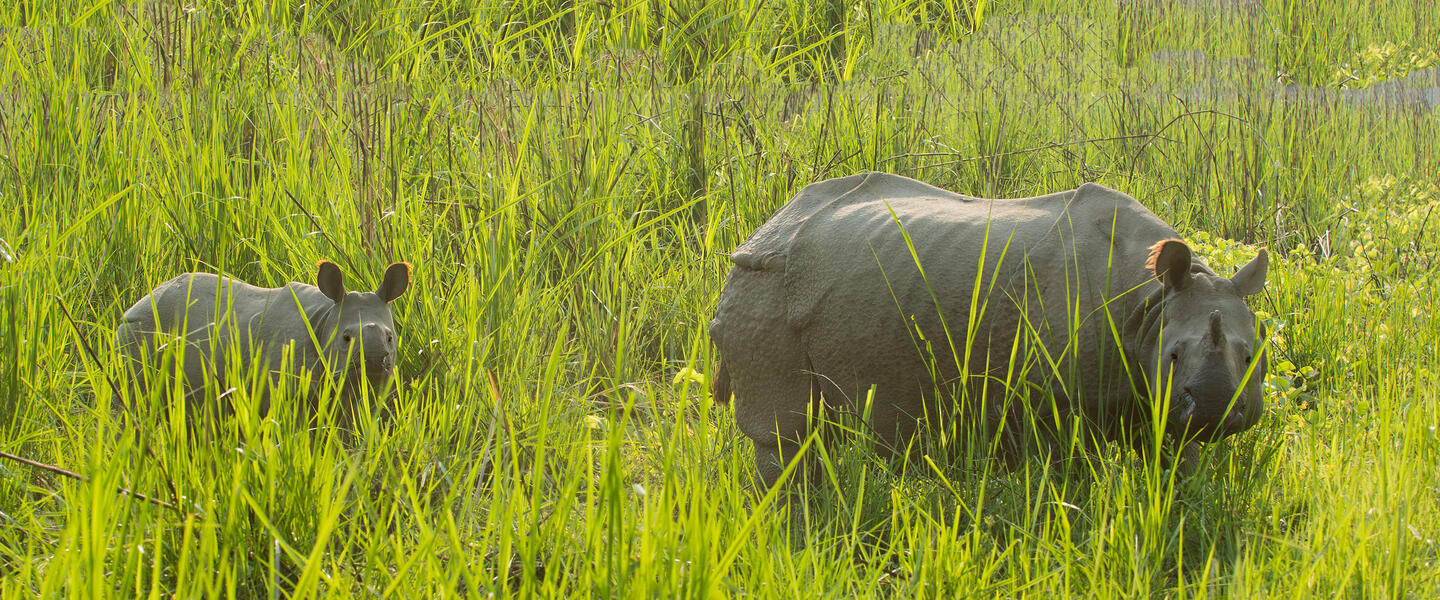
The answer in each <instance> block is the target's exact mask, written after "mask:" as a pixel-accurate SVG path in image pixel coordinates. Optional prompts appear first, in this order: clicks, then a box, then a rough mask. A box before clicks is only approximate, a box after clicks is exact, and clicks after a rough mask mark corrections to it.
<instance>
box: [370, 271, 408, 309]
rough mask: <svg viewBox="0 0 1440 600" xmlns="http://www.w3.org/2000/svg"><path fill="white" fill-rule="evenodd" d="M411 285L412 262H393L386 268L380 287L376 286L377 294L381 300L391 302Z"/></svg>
mask: <svg viewBox="0 0 1440 600" xmlns="http://www.w3.org/2000/svg"><path fill="white" fill-rule="evenodd" d="M408 287H410V263H403V262H398V263H392V264H391V265H390V267H389V268H387V269H385V278H384V279H382V280H380V287H378V288H375V294H376V295H378V296H380V299H381V300H384V301H385V302H387V303H388V302H390V301H392V300H394V299H396V298H399V297H400V294H404V293H405V289H406V288H408Z"/></svg>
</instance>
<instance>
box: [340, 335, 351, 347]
mask: <svg viewBox="0 0 1440 600" xmlns="http://www.w3.org/2000/svg"><path fill="white" fill-rule="evenodd" d="M340 341H342V342H345V343H347V344H348V343H350V334H348V333H347V334H345V335H342V336H340Z"/></svg>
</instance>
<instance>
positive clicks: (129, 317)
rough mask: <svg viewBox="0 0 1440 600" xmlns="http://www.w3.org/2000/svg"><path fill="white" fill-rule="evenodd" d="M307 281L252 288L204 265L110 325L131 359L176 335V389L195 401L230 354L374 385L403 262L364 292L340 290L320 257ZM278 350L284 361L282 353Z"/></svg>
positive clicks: (386, 371) (388, 344) (384, 359)
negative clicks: (181, 385) (180, 370)
mask: <svg viewBox="0 0 1440 600" xmlns="http://www.w3.org/2000/svg"><path fill="white" fill-rule="evenodd" d="M316 283H317V284H318V285H309V284H304V283H296V282H292V283H289V284H286V285H285V286H283V287H278V288H262V287H256V286H253V285H250V284H248V283H245V282H243V281H237V280H234V279H231V278H228V277H220V276H218V275H214V274H211V273H185V274H182V275H179V276H177V277H175V278H174V279H171V280H169V281H166V282H165V283H162V284H160V285H159V287H156V288H155V290H154V291H152V292H150V294H149V295H147V296H145V297H144V298H141V299H140V301H138V302H136V303H135V305H134V306H131V307H130V308H129V310H126V311H125V315H124V317H123V321H122V322H121V323H120V325H119V327H117V328H116V330H115V338H116V347H118V348H120V349H121V352H122V353H124V355H125V356H127V357H128V358H130V359H131V360H133V361H136V362H137V363H139V362H144V361H152V362H153V361H156V360H157V358H156V352H157V349H162V348H164V346H165V345H167V344H169V343H172V342H182V341H183V343H184V344H185V349H186V350H185V357H184V360H185V365H184V367H185V372H184V377H185V388H186V396H187V398H189V399H190V400H192V402H194V401H198V400H199V399H200V398H199V396H200V395H201V394H202V392H203V390H204V389H205V383H206V381H207V379H208V380H210V381H214V382H226V375H227V373H226V371H227V369H228V368H229V366H230V360H229V359H228V356H229V355H230V354H231V353H234V352H238V354H239V356H240V357H241V361H240V364H241V365H243V366H244V367H245V368H246V369H247V370H248V369H249V368H250V366H251V365H252V361H260V363H261V365H260V366H261V368H262V369H264V370H266V371H270V372H272V373H275V374H279V373H283V372H289V373H298V372H299V367H305V368H307V369H309V370H310V371H311V372H312V373H323V372H324V371H326V370H329V371H330V372H332V373H333V374H335V375H336V376H337V377H339V376H344V377H345V378H346V379H345V380H344V385H345V387H346V388H347V389H352V390H353V389H354V388H355V386H357V385H359V384H361V383H365V384H368V385H370V386H372V387H373V388H375V389H380V388H383V387H384V386H386V385H388V383H389V382H390V378H391V375H392V374H393V372H394V369H395V322H394V319H393V318H392V317H391V314H390V306H389V303H390V302H392V301H394V300H395V299H396V298H399V297H400V295H401V294H403V293H405V289H406V288H407V287H408V286H409V284H410V265H408V264H406V263H394V264H391V265H390V266H389V268H387V269H386V270H385V277H384V279H383V281H381V283H380V286H379V287H378V288H376V290H375V291H374V292H348V291H346V290H345V284H344V274H343V273H341V271H340V267H338V266H336V265H335V264H334V263H332V262H329V261H321V262H320V263H319V265H318V274H317V277H316ZM307 324H308V327H307ZM312 331H313V333H314V338H313V339H312V338H311V332H312ZM317 342H318V344H317ZM287 353H290V354H291V355H292V358H291V359H290V361H289V362H286V361H285V360H283V357H285V356H286V354H287ZM322 359H323V360H322ZM141 374H142V371H139V370H137V371H136V377H135V379H136V383H137V384H138V385H139V386H140V387H141V388H143V387H144V385H145V382H144V381H143V378H142V377H141ZM236 375H237V376H239V377H244V376H246V373H244V372H242V373H237V374H236ZM319 383H320V381H319V378H318V377H317V378H314V379H312V381H311V382H310V385H311V389H312V390H313V389H315V387H316V386H318V384H319ZM228 385H230V384H229V383H224V384H222V385H221V386H220V387H218V388H212V391H213V392H215V393H219V391H222V390H224V389H225V386H228ZM268 394H269V392H268V388H267V390H266V392H265V395H264V397H262V399H261V402H260V408H261V412H262V413H263V412H265V411H266V410H268V404H269V398H268Z"/></svg>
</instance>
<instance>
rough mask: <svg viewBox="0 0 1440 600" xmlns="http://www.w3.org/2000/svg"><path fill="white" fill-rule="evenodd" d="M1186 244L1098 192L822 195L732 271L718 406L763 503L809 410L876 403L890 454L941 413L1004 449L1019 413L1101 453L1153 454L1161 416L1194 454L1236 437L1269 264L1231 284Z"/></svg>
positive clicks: (1252, 372)
mask: <svg viewBox="0 0 1440 600" xmlns="http://www.w3.org/2000/svg"><path fill="white" fill-rule="evenodd" d="M1177 237H1178V236H1177V235H1176V233H1175V230H1174V229H1172V228H1171V227H1169V226H1168V225H1166V224H1165V223H1164V222H1163V221H1161V220H1160V219H1159V218H1158V217H1157V216H1155V214H1154V213H1152V212H1150V211H1149V210H1147V209H1146V208H1145V207H1144V206H1142V205H1141V204H1140V203H1139V202H1137V201H1136V200H1135V199H1134V198H1131V197H1129V196H1126V195H1125V194H1122V193H1120V192H1117V191H1115V190H1112V189H1109V188H1106V187H1104V186H1101V185H1097V184H1093V183H1087V184H1085V185H1082V186H1081V187H1080V188H1079V189H1076V190H1072V191H1066V192H1059V193H1055V194H1050V195H1046V196H1038V197H1034V198H1019V199H1002V200H989V199H981V198H972V197H968V196H961V195H959V194H955V193H952V192H948V191H945V190H942V189H939V188H936V187H933V186H930V185H927V184H924V183H921V182H919V181H915V180H913V179H909V178H906V177H901V176H897V175H890V174H886V173H864V174H860V175H853V176H850V177H842V178H838V179H830V180H826V181H821V182H818V183H815V184H812V185H810V186H807V187H806V188H805V189H803V190H801V192H800V194H799V195H798V196H796V197H795V198H794V199H792V200H791V201H790V202H789V203H788V204H786V205H785V206H784V207H783V208H781V209H780V210H779V211H778V212H776V213H775V215H774V216H773V217H771V218H770V220H769V221H768V222H766V223H765V224H764V225H763V226H761V227H760V228H759V229H756V230H755V232H754V233H753V234H752V235H751V236H750V239H748V240H747V241H746V242H745V243H743V244H741V245H740V247H738V248H737V249H736V250H735V252H734V253H733V254H732V255H731V260H732V261H733V262H734V263H735V264H734V266H733V267H731V269H730V274H729V277H728V279H727V280H726V282H725V289H724V291H723V292H722V294H721V296H720V303H719V307H718V308H717V310H716V313H715V318H714V320H712V321H711V322H710V336H711V339H712V340H713V341H714V343H715V345H716V347H717V349H718V351H719V354H720V357H721V360H722V365H723V366H722V367H721V368H720V370H719V371H718V373H717V375H716V378H715V396H716V398H717V400H718V401H722V402H723V401H725V400H726V399H727V398H728V397H729V396H730V395H731V394H732V393H733V395H734V406H735V417H736V420H737V421H738V424H739V426H740V430H741V431H742V432H743V433H744V434H745V435H746V436H747V437H749V438H750V439H751V440H752V441H753V442H754V445H755V460H756V466H757V470H758V474H759V477H760V479H761V481H762V482H764V483H765V484H771V483H773V482H774V481H775V480H776V478H777V477H778V476H779V474H780V473H781V470H782V468H783V466H784V464H785V463H786V462H787V461H789V460H790V459H791V457H792V455H793V453H794V452H795V451H796V449H797V448H798V443H799V441H800V440H802V439H803V438H804V437H805V435H806V428H807V419H806V414H807V409H811V407H812V406H814V407H818V406H820V404H818V403H815V404H812V402H813V401H814V400H815V398H816V397H817V396H818V397H823V398H824V399H825V400H824V403H823V404H824V405H826V406H829V407H831V408H834V407H836V406H843V407H847V408H850V409H860V408H861V407H860V406H858V405H859V404H860V402H859V399H863V398H866V397H867V392H869V391H870V390H871V389H872V386H873V390H874V392H873V394H874V395H873V396H871V398H872V400H871V401H870V402H869V406H868V407H864V408H865V409H866V410H868V414H869V421H868V422H869V424H870V426H871V427H872V428H873V432H874V433H875V434H876V435H878V436H879V437H880V438H881V440H882V441H884V442H888V443H890V444H891V446H892V447H896V446H903V442H904V440H905V439H906V438H907V437H908V436H910V435H911V434H913V433H914V431H915V430H916V426H917V422H918V421H920V420H921V419H922V418H924V417H926V416H933V415H937V414H942V413H947V412H948V413H949V414H951V415H954V416H956V417H958V418H962V419H971V421H969V422H971V423H980V421H974V419H976V418H983V419H985V421H984V422H983V423H984V424H985V425H986V426H988V427H989V428H990V429H989V430H990V431H992V432H994V431H1002V432H1007V431H1008V433H1007V434H1008V435H1012V436H1013V435H1015V434H1016V432H1017V429H1018V428H1022V427H1023V425H1024V424H1025V423H1026V422H1027V421H1025V420H1024V419H1023V418H1022V417H1023V416H1024V415H1025V413H1026V412H1027V411H1029V413H1030V414H1031V415H1034V416H1035V417H1036V418H1038V419H1039V422H1040V423H1047V424H1048V425H1049V426H1050V427H1052V428H1065V427H1067V426H1068V424H1070V423H1072V422H1074V420H1075V419H1078V420H1079V421H1080V422H1082V423H1083V424H1084V425H1083V426H1082V428H1083V430H1084V431H1085V432H1086V433H1087V434H1088V435H1090V436H1092V437H1096V438H1099V439H1112V440H1119V439H1130V440H1135V439H1141V438H1137V437H1134V436H1135V435H1137V434H1138V435H1145V436H1148V434H1149V432H1151V431H1153V429H1154V428H1153V426H1152V425H1151V417H1150V415H1152V414H1156V415H1163V419H1160V421H1163V425H1164V428H1165V430H1166V433H1168V434H1171V435H1178V436H1185V437H1187V438H1190V437H1191V436H1193V437H1194V438H1198V439H1215V438H1218V437H1222V436H1225V435H1229V434H1232V433H1235V432H1239V431H1243V430H1245V429H1247V428H1249V427H1250V426H1251V425H1253V424H1254V423H1255V422H1256V420H1258V419H1259V417H1260V414H1261V412H1262V408H1263V406H1262V399H1261V392H1260V385H1261V381H1263V378H1264V375H1265V361H1264V360H1263V357H1261V356H1259V355H1260V354H1261V353H1260V352H1259V349H1260V347H1261V346H1260V342H1259V340H1262V339H1263V337H1264V335H1263V331H1262V333H1261V335H1259V336H1257V335H1256V319H1255V315H1254V314H1253V313H1252V312H1251V311H1250V309H1249V308H1248V307H1247V306H1246V305H1245V302H1244V300H1243V297H1244V296H1248V295H1251V294H1255V293H1257V292H1259V291H1260V289H1261V288H1262V287H1263V286H1264V284H1265V272H1266V269H1267V265H1268V258H1267V255H1266V253H1265V251H1264V250H1261V251H1260V253H1259V255H1258V256H1256V257H1255V259H1254V260H1252V261H1251V262H1250V263H1249V264H1247V265H1245V266H1244V267H1243V268H1241V269H1240V270H1239V272H1237V273H1236V274H1235V275H1234V276H1233V277H1230V278H1225V277H1221V276H1218V275H1216V274H1215V273H1214V272H1213V271H1211V270H1210V269H1209V268H1208V267H1206V266H1205V265H1203V264H1201V263H1200V262H1198V261H1195V260H1193V259H1192V257H1191V252H1190V248H1189V247H1188V246H1186V245H1185V244H1184V242H1181V241H1180V240H1179V239H1176V238H1177ZM816 392H818V394H817V393H816ZM1052 399H1053V403H1052ZM862 412H863V411H862ZM1029 422H1030V423H1036V422H1037V421H1034V420H1032V421H1029ZM1002 439H1003V437H1002Z"/></svg>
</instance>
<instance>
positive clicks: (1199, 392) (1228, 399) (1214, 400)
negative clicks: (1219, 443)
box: [1167, 384, 1251, 440]
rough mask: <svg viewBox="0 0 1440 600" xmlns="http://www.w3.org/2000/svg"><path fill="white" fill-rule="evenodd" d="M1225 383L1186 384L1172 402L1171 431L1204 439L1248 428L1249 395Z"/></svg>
mask: <svg viewBox="0 0 1440 600" xmlns="http://www.w3.org/2000/svg"><path fill="white" fill-rule="evenodd" d="M1236 392H1237V390H1236V389H1235V388H1234V387H1232V386H1225V385H1213V384H1212V385H1199V386H1195V387H1191V386H1186V387H1184V388H1182V389H1181V391H1180V393H1179V394H1177V396H1176V398H1175V399H1174V400H1173V401H1172V402H1171V405H1170V415H1169V419H1167V421H1168V425H1169V429H1170V432H1171V433H1173V434H1177V435H1183V436H1187V437H1189V436H1194V437H1198V438H1201V439H1212V440H1218V439H1220V438H1223V437H1225V436H1228V435H1230V434H1233V433H1239V432H1241V431H1244V430H1246V429H1249V427H1250V425H1251V422H1250V421H1251V420H1250V418H1249V417H1248V416H1247V414H1246V404H1247V403H1246V399H1245V398H1244V397H1243V396H1241V397H1238V398H1237V397H1236Z"/></svg>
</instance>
